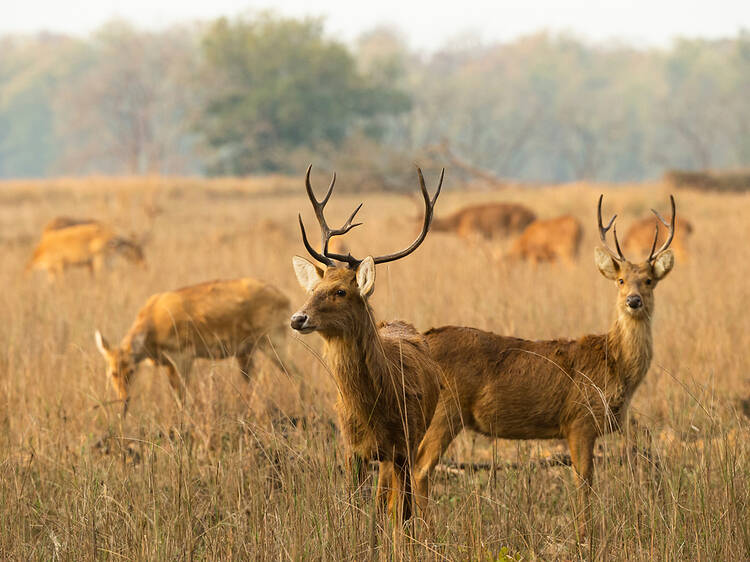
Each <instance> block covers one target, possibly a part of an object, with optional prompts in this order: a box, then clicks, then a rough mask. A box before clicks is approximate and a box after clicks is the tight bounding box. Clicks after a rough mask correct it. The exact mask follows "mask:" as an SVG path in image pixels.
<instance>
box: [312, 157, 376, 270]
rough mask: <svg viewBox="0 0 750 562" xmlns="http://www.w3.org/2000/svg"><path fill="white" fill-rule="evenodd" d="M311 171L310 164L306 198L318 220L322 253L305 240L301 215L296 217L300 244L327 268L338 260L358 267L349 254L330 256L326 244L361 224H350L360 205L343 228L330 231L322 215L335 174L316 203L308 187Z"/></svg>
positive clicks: (360, 206) (357, 263)
mask: <svg viewBox="0 0 750 562" xmlns="http://www.w3.org/2000/svg"><path fill="white" fill-rule="evenodd" d="M311 170H312V164H310V165H309V166H308V167H307V174H305V187H306V189H307V196H308V197H309V198H310V203H312V206H313V209H314V210H315V216H316V218H317V219H318V224H320V248H321V250H322V251H323V253H322V254H321V253H319V252H318V251H316V250H315V249H314V248H313V247H312V246H311V245H310V242H309V241H308V240H307V233H306V232H305V225H304V224H303V223H302V215H298V217H299V226H300V229H301V230H302V242H303V243H304V244H305V248H307V251H308V252H309V253H310V255H311V256H312V257H314V258H315V259H316V260H318V261H319V262H321V263H324V264H325V265H327V266H333V265H335V264H334V263H333V260H338V261H341V262H346V263H348V264H349V266H350V267H356V265H359V262H360V261H361V260H356V259H355V258H353V257H352V255H351V254H348V255H346V256H344V255H341V254H331V253H329V252H328V243H329V242H330V240H331V238H333V237H334V236H340V235H342V234H346V233H347V232H349V231H350V230H351V229H352V228H354V227H355V226H359V225H361V224H362V223H361V222H357V223H354V224H352V220H354V217H355V215H356V214H357V213H358V212H359V210H360V209H361V208H362V203H360V204H359V206H358V207H357V208H356V209H354V212H353V213H352V214H351V215H349V218H348V219H347V221H346V222H345V223H344V226H342V227H341V228H337V229H335V230H331V229H330V228H329V226H328V223H327V222H326V218H325V216H324V214H323V209H324V208H325V206H326V203H328V199H330V197H331V193H333V186H334V184H335V183H336V173H335V172H334V173H333V178H332V179H331V184H330V185H329V186H328V191H327V192H326V194H325V197H323V200H322V201H318V200H317V199H316V198H315V194H314V193H313V189H312V185H310V171H311Z"/></svg>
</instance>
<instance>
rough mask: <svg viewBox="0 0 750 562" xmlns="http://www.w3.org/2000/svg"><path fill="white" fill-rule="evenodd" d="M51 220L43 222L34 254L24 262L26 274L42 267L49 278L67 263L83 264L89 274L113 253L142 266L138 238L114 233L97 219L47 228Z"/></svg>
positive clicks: (61, 271)
mask: <svg viewBox="0 0 750 562" xmlns="http://www.w3.org/2000/svg"><path fill="white" fill-rule="evenodd" d="M53 223H55V221H53ZM53 223H50V224H48V225H47V227H46V228H45V230H44V233H43V234H42V239H41V240H40V242H39V244H38V245H37V247H36V248H35V249H34V254H33V255H32V257H31V259H30V260H29V262H28V264H27V265H26V274H27V275H29V274H30V273H31V272H32V271H33V270H35V269H44V270H46V271H47V275H48V276H49V278H50V280H54V279H56V278H57V277H59V276H60V275H61V274H62V273H63V272H64V271H65V269H67V268H68V267H71V266H86V267H88V269H89V271H90V272H91V274H92V275H93V274H94V273H95V272H96V271H98V270H100V269H101V268H102V266H103V264H104V262H105V260H107V258H109V257H111V256H113V255H115V254H117V255H120V256H122V257H124V258H125V259H127V260H128V261H131V262H133V263H136V264H138V265H141V266H145V263H146V262H145V259H144V258H143V249H142V247H141V244H140V243H139V242H137V241H135V240H132V239H128V238H124V237H122V236H118V235H117V234H115V232H114V231H113V230H112V229H110V228H109V227H108V226H106V225H104V224H102V223H100V222H96V221H93V222H85V223H80V224H73V225H68V226H57V228H50V226H53V227H54V226H56V224H53ZM57 224H59V223H57Z"/></svg>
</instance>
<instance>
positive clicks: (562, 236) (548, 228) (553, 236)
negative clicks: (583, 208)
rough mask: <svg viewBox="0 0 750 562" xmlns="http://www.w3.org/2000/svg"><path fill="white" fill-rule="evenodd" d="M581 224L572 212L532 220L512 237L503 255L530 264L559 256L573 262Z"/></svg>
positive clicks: (551, 259) (569, 262)
mask: <svg viewBox="0 0 750 562" xmlns="http://www.w3.org/2000/svg"><path fill="white" fill-rule="evenodd" d="M582 233H583V227H582V226H581V221H579V220H578V219H577V218H575V217H573V216H571V215H564V216H561V217H555V218H552V219H540V220H535V221H534V222H532V223H531V224H530V225H529V226H527V227H526V228H525V229H524V231H523V232H522V233H521V235H520V236H519V237H518V238H516V240H514V241H513V244H512V245H511V247H510V249H509V250H508V253H507V254H506V258H507V259H509V260H511V261H513V260H526V261H529V262H531V263H533V264H538V263H542V262H554V261H558V260H561V261H563V262H565V263H568V264H572V263H573V261H574V260H575V259H576V258H577V257H578V247H579V246H580V245H581V237H582Z"/></svg>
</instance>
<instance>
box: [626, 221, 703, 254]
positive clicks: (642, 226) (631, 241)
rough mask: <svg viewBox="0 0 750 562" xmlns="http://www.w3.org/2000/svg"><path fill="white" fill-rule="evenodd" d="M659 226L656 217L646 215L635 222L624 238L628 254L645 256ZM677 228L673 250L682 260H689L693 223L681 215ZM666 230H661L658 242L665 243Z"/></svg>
mask: <svg viewBox="0 0 750 562" xmlns="http://www.w3.org/2000/svg"><path fill="white" fill-rule="evenodd" d="M656 226H658V225H657V223H656V218H655V217H646V218H643V219H641V220H639V221H637V222H636V223H634V224H633V225H632V226H631V227H630V228H629V229H628V231H627V232H626V233H625V237H624V238H623V240H622V249H623V251H624V252H625V253H626V254H630V255H636V256H645V255H646V252H648V250H649V248H650V247H651V239H652V238H653V236H654V228H655V227H656ZM676 226H679V228H676V229H675V230H676V232H675V236H674V240H672V251H673V252H674V254H675V257H676V258H677V259H679V260H680V261H687V259H688V252H687V245H688V244H687V243H688V239H689V238H690V236H691V235H692V233H693V225H692V223H691V222H690V221H689V220H687V219H686V218H685V217H680V219H679V221H678V223H677V225H676ZM664 237H665V232H664V231H663V230H660V231H659V236H658V240H657V244H663V243H664Z"/></svg>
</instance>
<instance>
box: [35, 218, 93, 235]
mask: <svg viewBox="0 0 750 562" xmlns="http://www.w3.org/2000/svg"><path fill="white" fill-rule="evenodd" d="M79 224H101V223H100V222H99V221H97V220H94V219H79V218H75V217H66V216H61V217H55V218H53V219H52V220H51V221H49V222H48V223H47V224H45V225H44V230H42V232H50V231H51V230H61V229H63V228H68V227H71V226H77V225H79Z"/></svg>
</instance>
